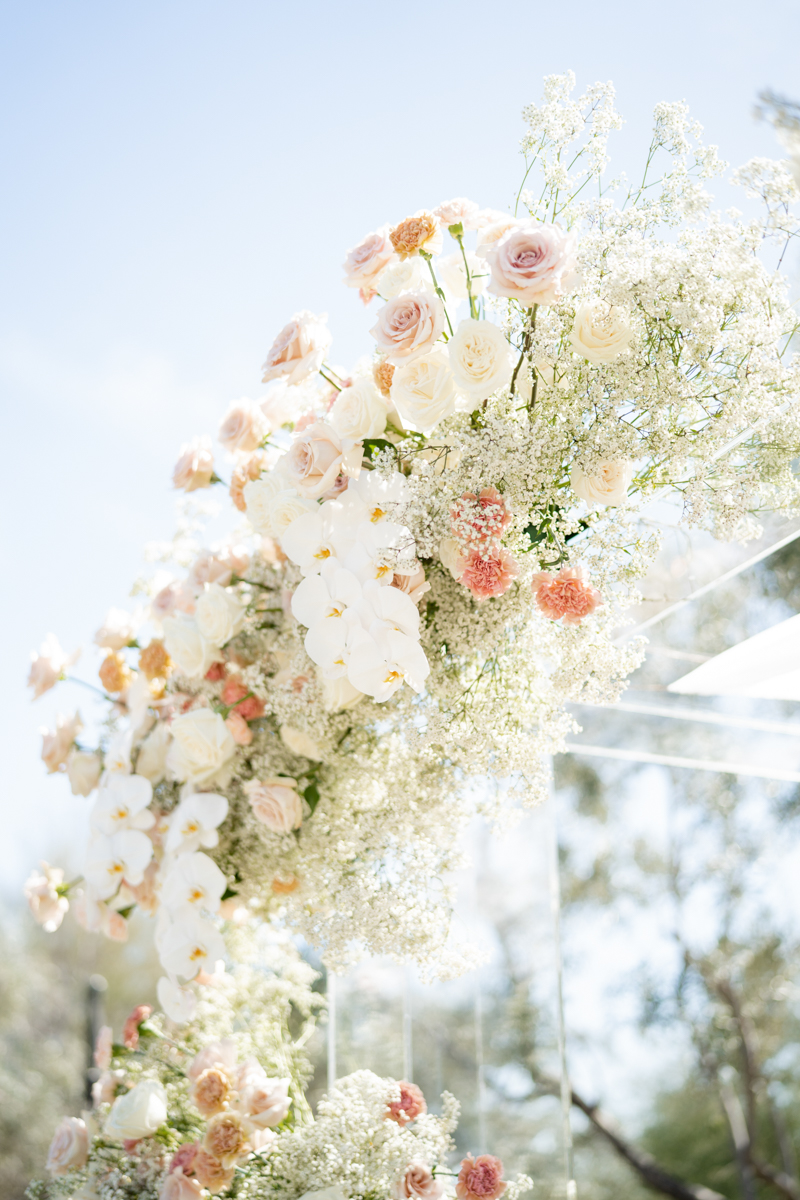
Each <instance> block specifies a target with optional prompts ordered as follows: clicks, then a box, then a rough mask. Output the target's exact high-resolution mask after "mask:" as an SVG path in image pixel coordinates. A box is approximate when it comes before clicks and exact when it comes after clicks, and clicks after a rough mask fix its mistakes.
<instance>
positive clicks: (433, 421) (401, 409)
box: [392, 350, 456, 434]
mask: <svg viewBox="0 0 800 1200" xmlns="http://www.w3.org/2000/svg"><path fill="white" fill-rule="evenodd" d="M392 404H393V405H394V407H395V408H396V409H397V411H398V413H399V414H400V419H401V420H402V422H403V425H404V427H405V428H406V429H416V430H417V431H418V432H419V433H425V434H428V433H430V431H431V430H432V429H433V428H434V427H435V426H436V425H438V424H439V422H440V421H443V420H444V419H445V417H449V416H451V415H452V414H453V413H454V412H455V410H456V382H455V379H454V378H453V373H452V371H451V370H450V362H449V360H448V357H447V355H446V354H444V353H443V351H441V350H436V351H434V353H433V354H426V355H425V356H424V357H423V358H418V359H415V361H414V362H411V363H408V365H407V366H404V367H398V368H397V370H396V371H395V373H394V377H393V379H392Z"/></svg>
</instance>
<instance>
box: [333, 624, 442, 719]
mask: <svg viewBox="0 0 800 1200" xmlns="http://www.w3.org/2000/svg"><path fill="white" fill-rule="evenodd" d="M429 674H430V667H429V665H428V660H427V658H426V657H425V652H424V651H423V649H422V647H421V646H420V644H419V642H418V641H416V640H415V639H414V638H411V637H409V636H408V635H407V634H405V633H400V632H398V631H397V630H396V629H393V628H389V627H387V626H382V624H381V623H380V622H377V621H376V622H375V623H374V625H373V626H372V627H371V631H370V632H367V630H366V629H363V628H361V629H356V630H354V632H353V639H352V643H351V648H350V660H349V663H348V667H347V678H348V679H349V680H350V682H351V683H352V684H353V686H354V687H357V688H358V689H359V690H360V691H362V692H366V693H367V695H369V696H372V697H373V698H374V699H375V700H377V701H378V702H379V703H381V702H383V701H385V700H388V699H389V698H390V697H391V696H393V695H394V693H395V692H396V691H397V690H398V688H401V687H402V686H403V684H404V683H407V684H408V685H409V687H411V688H413V690H414V691H415V692H421V691H422V688H423V685H424V683H425V680H426V679H427V677H428V675H429Z"/></svg>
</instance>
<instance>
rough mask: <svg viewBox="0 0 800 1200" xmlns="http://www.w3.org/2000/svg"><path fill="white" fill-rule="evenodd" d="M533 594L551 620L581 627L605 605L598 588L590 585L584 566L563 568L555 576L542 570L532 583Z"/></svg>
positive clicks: (541, 609) (539, 606) (540, 609)
mask: <svg viewBox="0 0 800 1200" xmlns="http://www.w3.org/2000/svg"><path fill="white" fill-rule="evenodd" d="M531 591H532V592H533V598H534V600H535V601H536V607H537V608H538V609H539V611H540V612H542V613H544V615H545V616H546V617H549V618H550V620H551V621H561V620H563V622H564V624H565V625H580V623H581V621H582V620H583V619H584V617H588V616H590V615H591V614H592V613H593V612H594V611H595V609H596V608H599V607H600V605H601V604H602V603H603V597H602V596H601V594H600V592H598V591H597V589H596V588H593V587H592V586H591V585H590V584H589V583H587V581H586V578H585V576H584V572H583V569H582V568H581V567H562V568H561V570H560V571H558V572H557V574H555V575H551V574H550V572H549V571H540V572H539V574H538V575H534V577H533V579H532V580H531Z"/></svg>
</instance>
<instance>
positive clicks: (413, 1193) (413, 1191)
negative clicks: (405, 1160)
mask: <svg viewBox="0 0 800 1200" xmlns="http://www.w3.org/2000/svg"><path fill="white" fill-rule="evenodd" d="M443 1191H444V1189H443V1187H442V1184H441V1183H440V1181H439V1180H438V1179H434V1177H433V1174H432V1173H431V1169H430V1167H429V1166H428V1165H427V1164H426V1163H423V1162H412V1163H409V1164H408V1167H407V1168H406V1173H405V1175H404V1176H403V1178H402V1179H400V1180H398V1182H397V1183H396V1184H395V1185H394V1187H393V1188H392V1193H393V1195H394V1200H438V1198H439V1196H441V1195H442V1192H443Z"/></svg>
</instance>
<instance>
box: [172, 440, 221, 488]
mask: <svg viewBox="0 0 800 1200" xmlns="http://www.w3.org/2000/svg"><path fill="white" fill-rule="evenodd" d="M213 474H214V455H213V454H212V453H211V438H209V437H196V438H194V439H193V440H192V441H191V442H187V443H186V445H185V446H181V452H180V456H179V458H178V461H177V462H176V463H175V469H174V471H173V472H172V486H173V487H175V488H180V489H181V490H182V491H184V492H194V491H196V489H197V488H205V487H208V485H209V484H210V483H211V476H212V475H213Z"/></svg>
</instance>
